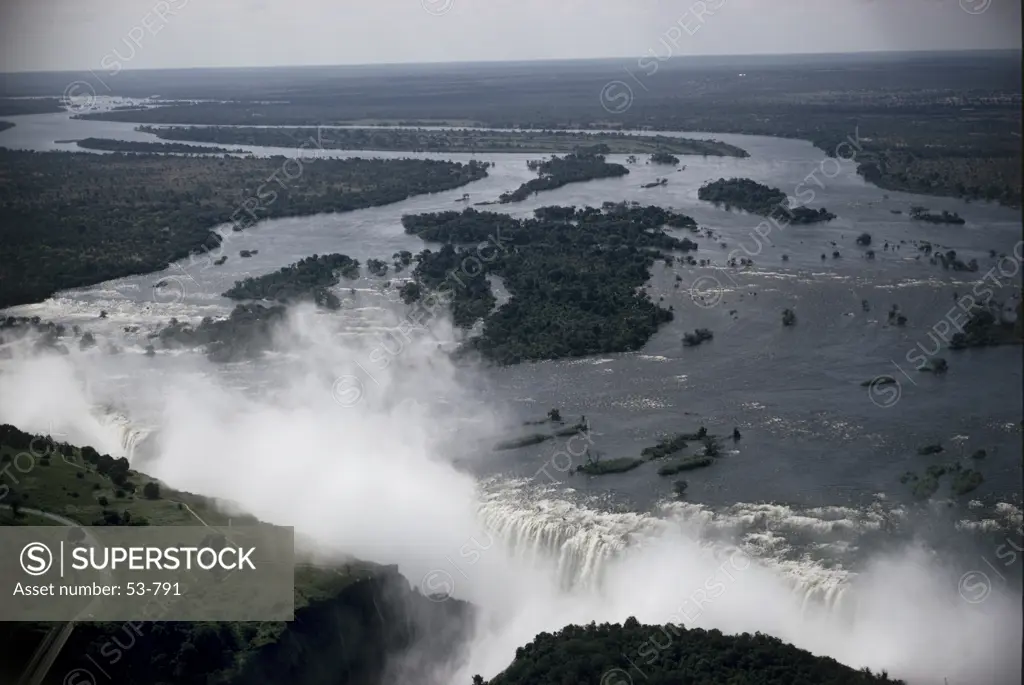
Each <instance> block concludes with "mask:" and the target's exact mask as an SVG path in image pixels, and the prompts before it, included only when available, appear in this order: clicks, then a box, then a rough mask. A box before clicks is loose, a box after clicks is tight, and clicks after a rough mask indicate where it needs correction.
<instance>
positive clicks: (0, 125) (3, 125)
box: [0, 121, 14, 131]
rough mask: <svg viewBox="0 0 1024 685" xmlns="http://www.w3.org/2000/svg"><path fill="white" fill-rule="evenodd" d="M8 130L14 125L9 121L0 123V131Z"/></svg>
mask: <svg viewBox="0 0 1024 685" xmlns="http://www.w3.org/2000/svg"><path fill="white" fill-rule="evenodd" d="M9 128H14V123H13V122H11V121H0V131H6V130H7V129H9Z"/></svg>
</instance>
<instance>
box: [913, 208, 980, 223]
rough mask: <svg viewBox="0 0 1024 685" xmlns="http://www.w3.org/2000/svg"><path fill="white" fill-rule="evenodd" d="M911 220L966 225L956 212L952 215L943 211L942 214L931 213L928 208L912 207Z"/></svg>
mask: <svg viewBox="0 0 1024 685" xmlns="http://www.w3.org/2000/svg"><path fill="white" fill-rule="evenodd" d="M910 218H911V219H917V220H918V221H927V222H928V223H930V224H958V225H959V224H964V223H966V222H965V221H964V220H963V218H962V217H961V216H960V215H959V214H957V213H956V212H953V213H950V212H949V211H947V210H945V209H944V210H942V212H941V213H940V214H935V213H933V212H929V211H928V209H927V208H926V207H911V208H910Z"/></svg>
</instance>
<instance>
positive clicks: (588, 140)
mask: <svg viewBox="0 0 1024 685" xmlns="http://www.w3.org/2000/svg"><path fill="white" fill-rule="evenodd" d="M126 116H127V119H122V120H125V121H133V120H134V119H132V115H126ZM85 118H92V117H85ZM97 118H98V117H97ZM136 130H138V131H142V132H144V133H151V134H153V135H155V136H157V137H158V138H162V139H164V140H187V141H193V142H203V143H219V144H222V145H252V146H265V147H287V148H294V147H296V146H297V145H299V144H300V143H302V142H303V141H307V140H309V139H310V138H312V139H314V140H317V144H318V147H320V148H322V149H324V150H392V151H402V152H529V153H559V152H561V153H566V152H573V151H574V150H576V149H577V148H579V147H586V146H594V145H603V146H605V147H606V148H607V150H608V154H628V153H645V152H650V151H659V152H658V154H663V155H664V154H669V153H673V152H674V153H676V154H680V155H716V156H729V157H748V156H749V155H748V154H747V152H746V151H745V150H742V149H740V148H738V147H736V146H734V145H727V144H726V143H721V142H719V141H717V140H693V139H689V138H676V137H674V136H637V135H629V134H625V133H614V132H609V133H596V134H595V133H576V132H572V131H474V130H471V129H449V130H443V131H439V130H428V129H422V128H420V129H408V128H405V129H385V128H332V129H322V128H321V129H317V128H254V127H247V126H230V127H226V126H205V127H201V126H188V127H181V126H169V127H159V128H154V127H151V126H139V127H137V129H136ZM669 156H671V155H669ZM673 159H675V162H669V163H678V162H679V160H678V159H676V158H674V157H673Z"/></svg>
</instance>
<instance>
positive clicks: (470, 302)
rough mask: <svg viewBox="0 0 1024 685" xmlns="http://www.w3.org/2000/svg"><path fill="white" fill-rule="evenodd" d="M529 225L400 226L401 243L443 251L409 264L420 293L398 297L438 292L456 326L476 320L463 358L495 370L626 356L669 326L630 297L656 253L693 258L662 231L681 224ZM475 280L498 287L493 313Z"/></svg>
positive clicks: (672, 220) (572, 213) (489, 216)
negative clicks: (503, 296) (481, 359)
mask: <svg viewBox="0 0 1024 685" xmlns="http://www.w3.org/2000/svg"><path fill="white" fill-rule="evenodd" d="M556 210H558V211H556ZM536 215H537V216H538V218H536V219H525V220H518V219H514V218H511V217H509V216H507V215H504V214H493V213H488V212H478V211H476V210H474V209H466V210H465V211H463V212H441V213H438V214H422V215H416V216H405V217H403V218H402V224H403V225H404V226H405V230H406V232H407V233H410V234H413V235H420V236H430V238H431V239H433V240H443V241H444V242H445V243H447V244H446V245H445V247H444V248H443V249H442V250H441V251H439V252H431V251H429V250H426V251H424V252H423V253H421V254H420V255H418V257H417V260H418V264H417V267H416V274H418V276H417V279H418V280H419V281H420V282H421V283H422V286H423V287H417V288H408V289H405V290H403V295H405V294H408V299H409V301H416V300H419V299H421V298H425V295H426V294H427V291H443V292H444V294H445V299H446V300H447V299H450V300H451V301H452V302H453V305H452V307H453V310H454V312H455V317H456V321H457V322H459V325H462V326H467V327H468V325H471V324H472V323H473V322H475V321H476V320H478V319H479V318H481V317H482V318H483V321H484V325H483V331H482V333H481V335H480V336H479V337H476V338H474V339H473V340H472V341H471V342H470V343H469V348H468V349H475V350H477V351H479V352H481V353H482V354H483V355H484V356H485V357H487V358H489V359H492V360H494V361H497V362H498V363H501V364H516V363H519V362H522V361H525V360H537V359H559V358H564V357H577V356H584V355H589V354H604V353H610V352H625V351H630V350H636V349H639V348H640V347H642V346H643V344H644V343H646V342H647V340H648V339H649V338H650V337H651V336H652V335H653V334H654V333H655V331H656V330H657V328H658V326H659V325H660V324H661V323H664V322H666V321H669V320H671V318H672V313H671V312H669V311H667V310H665V309H662V308H661V307H659V306H658V305H657V304H655V303H654V302H652V301H651V299H650V296H649V295H648V294H647V293H646V292H643V291H641V290H640V287H641V286H643V285H644V284H645V283H646V282H647V281H648V279H649V278H650V267H651V266H652V265H653V264H654V261H655V260H656V259H661V258H663V257H664V256H665V255H664V253H663V252H662V251H663V250H667V251H684V252H685V251H690V250H694V249H696V247H697V245H696V244H695V243H693V242H692V241H690V240H687V239H683V240H680V239H678V238H675V237H673V236H670V235H668V234H667V233H666V232H665V231H664V229H663V227H664V226H666V225H690V224H691V223H692V222H693V220H692V219H691V218H689V217H684V216H681V215H678V214H675V213H673V212H671V211H668V210H665V209H661V208H659V207H636V206H629V205H626V204H618V205H616V204H610V203H609V204H608V205H606V206H605V207H604V208H603V209H595V208H593V207H587V208H585V209H574V208H571V207H569V208H543V209H542V210H537V212H536ZM555 216H557V217H561V218H557V219H555V218H552V217H555ZM465 244H471V245H473V246H474V248H472V249H467V248H464V247H461V245H465ZM485 275H494V276H499V277H501V278H502V279H503V283H504V286H505V287H506V288H507V289H508V291H509V292H510V294H511V298H510V299H509V301H508V302H506V303H505V304H504V305H502V306H501V307H499V308H498V309H497V310H496V311H494V312H490V310H491V308H492V307H493V302H494V301H493V299H492V298H493V294H492V293H491V291H490V287H489V285H487V281H486V279H485ZM424 279H425V280H424ZM434 284H437V285H436V286H435V285H434ZM488 312H490V313H488Z"/></svg>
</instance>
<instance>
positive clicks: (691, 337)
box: [683, 328, 715, 347]
mask: <svg viewBox="0 0 1024 685" xmlns="http://www.w3.org/2000/svg"><path fill="white" fill-rule="evenodd" d="M714 338H715V335H714V333H712V332H711V331H710V330H709V329H707V328H698V329H697V330H695V331H694V332H693V333H685V334H683V345H684V346H685V347H697V346H698V345H700V344H701V343H704V342H707V341H708V340H714Z"/></svg>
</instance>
